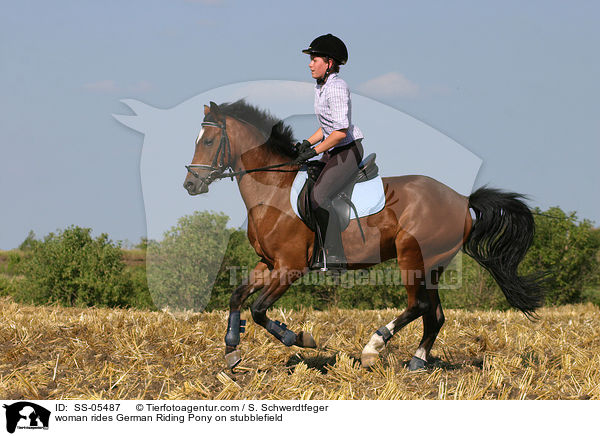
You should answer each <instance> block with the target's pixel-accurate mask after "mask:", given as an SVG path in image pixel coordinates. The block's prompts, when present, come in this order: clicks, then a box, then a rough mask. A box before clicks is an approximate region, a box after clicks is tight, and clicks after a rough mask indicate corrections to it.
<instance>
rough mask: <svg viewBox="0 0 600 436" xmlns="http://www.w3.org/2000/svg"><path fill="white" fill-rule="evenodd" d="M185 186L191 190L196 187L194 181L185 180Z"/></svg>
mask: <svg viewBox="0 0 600 436" xmlns="http://www.w3.org/2000/svg"><path fill="white" fill-rule="evenodd" d="M183 187H184V188H185V189H187V190H188V191H189V190H190V189H192V188H193V187H194V182H185V183H184V184H183Z"/></svg>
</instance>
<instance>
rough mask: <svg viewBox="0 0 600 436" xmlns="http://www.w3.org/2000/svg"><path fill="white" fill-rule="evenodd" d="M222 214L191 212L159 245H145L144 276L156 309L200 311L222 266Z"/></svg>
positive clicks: (224, 219)
mask: <svg viewBox="0 0 600 436" xmlns="http://www.w3.org/2000/svg"><path fill="white" fill-rule="evenodd" d="M228 220H229V218H228V217H227V216H226V215H224V214H222V213H221V214H215V213H210V212H195V213H194V214H192V215H186V216H184V217H182V218H180V219H179V220H178V223H177V225H176V226H174V227H173V228H172V229H171V230H169V231H168V232H166V233H165V235H164V238H163V240H162V241H160V242H152V241H149V242H148V251H147V274H148V284H149V289H150V293H151V295H152V299H153V301H154V304H155V305H156V307H159V308H162V307H170V308H174V309H179V310H189V309H192V310H203V309H204V308H205V307H206V306H207V304H208V303H209V300H210V296H211V291H212V287H213V283H214V281H215V278H216V275H217V272H218V271H219V268H220V266H221V264H222V261H223V258H224V256H225V251H226V248H227V245H228V244H227V242H228V240H229V236H230V235H231V233H232V230H231V229H227V227H226V225H227V221H228Z"/></svg>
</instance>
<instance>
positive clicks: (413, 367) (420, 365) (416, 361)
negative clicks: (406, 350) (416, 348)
mask: <svg viewBox="0 0 600 436" xmlns="http://www.w3.org/2000/svg"><path fill="white" fill-rule="evenodd" d="M426 364H427V362H426V361H425V360H423V359H421V358H419V357H417V356H413V358H412V359H410V362H408V369H409V370H410V371H418V370H420V369H424V368H425V365H426Z"/></svg>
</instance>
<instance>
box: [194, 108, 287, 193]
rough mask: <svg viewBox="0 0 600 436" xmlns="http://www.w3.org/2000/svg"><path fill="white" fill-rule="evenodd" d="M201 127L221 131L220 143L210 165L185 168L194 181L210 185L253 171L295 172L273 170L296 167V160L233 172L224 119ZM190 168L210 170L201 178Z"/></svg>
mask: <svg viewBox="0 0 600 436" xmlns="http://www.w3.org/2000/svg"><path fill="white" fill-rule="evenodd" d="M201 126H202V127H217V128H219V129H221V142H220V143H219V147H218V148H217V152H216V154H215V157H214V158H213V161H212V165H205V164H189V165H186V166H185V169H186V170H188V172H189V173H190V174H191V175H192V176H194V177H195V178H196V179H199V180H200V182H202V183H204V184H206V185H207V186H208V185H210V184H211V183H212V182H214V181H215V180H220V179H225V178H227V177H230V178H231V180H233V178H234V177H235V176H240V175H241V176H243V175H244V174H248V173H253V172H255V171H280V172H293V171H297V170H295V169H291V170H277V169H275V168H279V167H283V166H286V165H298V164H299V162H298V161H296V160H292V161H289V162H285V163H282V164H275V165H269V166H266V167H260V168H254V169H249V170H240V171H234V168H233V166H232V162H231V144H230V142H229V136H227V128H226V124H225V118H223V122H221V123H218V122H213V121H203V122H202V124H201ZM226 156H227V162H225V157H226ZM192 168H199V169H203V170H210V172H209V173H208V175H207V176H204V177H202V176H201V175H200V174H198V173H197V172H195V171H193V170H192ZM227 168H229V169H231V171H229V172H225V170H226V169H227Z"/></svg>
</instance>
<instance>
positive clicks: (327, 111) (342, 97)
mask: <svg viewBox="0 0 600 436" xmlns="http://www.w3.org/2000/svg"><path fill="white" fill-rule="evenodd" d="M315 114H316V115H317V119H318V120H319V124H320V126H321V129H322V130H323V139H325V138H327V137H328V136H329V135H331V132H333V131H334V130H340V129H348V130H347V131H346V137H345V138H344V139H342V140H341V141H340V143H339V144H338V145H337V146H336V147H340V146H342V145H346V144H349V143H351V142H352V141H354V140H355V139H361V138H363V134H362V132H361V131H360V129H359V128H358V127H356V126H354V125H353V124H352V103H351V102H350V90H349V89H348V85H347V84H346V82H344V80H342V79H341V78H340V77H339V76H338V75H337V74H336V73H332V74H330V75H329V77H328V78H327V81H326V82H325V83H324V84H323V85H318V84H317V85H315Z"/></svg>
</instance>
